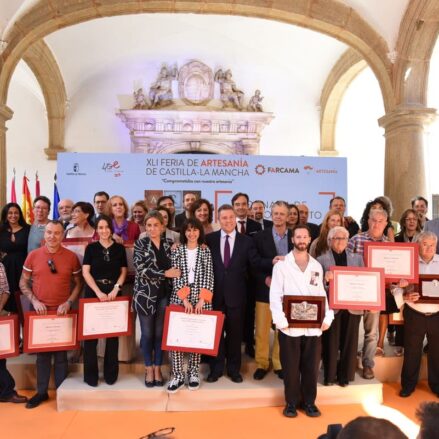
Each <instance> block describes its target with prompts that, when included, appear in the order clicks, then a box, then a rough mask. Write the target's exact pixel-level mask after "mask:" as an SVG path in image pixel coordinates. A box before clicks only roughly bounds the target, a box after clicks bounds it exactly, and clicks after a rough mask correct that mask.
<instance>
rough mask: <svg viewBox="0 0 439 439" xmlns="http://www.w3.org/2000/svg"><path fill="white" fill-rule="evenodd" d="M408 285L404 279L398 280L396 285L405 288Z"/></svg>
mask: <svg viewBox="0 0 439 439" xmlns="http://www.w3.org/2000/svg"><path fill="white" fill-rule="evenodd" d="M408 286H409V283H408V281H407V280H406V279H400V280H399V282H398V287H399V288H406V287H408Z"/></svg>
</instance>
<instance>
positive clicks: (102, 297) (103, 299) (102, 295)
mask: <svg viewBox="0 0 439 439" xmlns="http://www.w3.org/2000/svg"><path fill="white" fill-rule="evenodd" d="M95 294H96V297H97V298H98V299H99V300H100V301H101V302H106V301H107V300H108V296H107V295H106V294H105V293H103V292H102V291H99V293H95Z"/></svg>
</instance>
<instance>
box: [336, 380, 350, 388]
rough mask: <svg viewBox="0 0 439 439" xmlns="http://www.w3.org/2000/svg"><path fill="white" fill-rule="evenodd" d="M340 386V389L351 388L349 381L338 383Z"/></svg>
mask: <svg viewBox="0 0 439 439" xmlns="http://www.w3.org/2000/svg"><path fill="white" fill-rule="evenodd" d="M338 385H339V386H340V387H346V386H349V381H348V380H340V381H339V382H338Z"/></svg>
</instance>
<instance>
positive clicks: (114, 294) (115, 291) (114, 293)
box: [107, 287, 119, 301]
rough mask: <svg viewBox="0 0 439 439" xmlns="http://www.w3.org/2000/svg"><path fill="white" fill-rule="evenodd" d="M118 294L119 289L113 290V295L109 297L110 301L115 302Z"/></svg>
mask: <svg viewBox="0 0 439 439" xmlns="http://www.w3.org/2000/svg"><path fill="white" fill-rule="evenodd" d="M118 293H119V287H114V288H113V289H112V290H111V293H110V294H109V295H108V296H107V297H108V300H110V301H112V300H114V299H115V298H116V297H117V295H118Z"/></svg>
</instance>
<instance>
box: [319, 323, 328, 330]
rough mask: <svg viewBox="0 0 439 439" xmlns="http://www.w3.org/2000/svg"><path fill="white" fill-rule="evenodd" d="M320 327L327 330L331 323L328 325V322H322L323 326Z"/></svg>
mask: <svg viewBox="0 0 439 439" xmlns="http://www.w3.org/2000/svg"><path fill="white" fill-rule="evenodd" d="M320 329H321V330H322V331H327V330H328V329H329V325H327V324H326V323H322V326H321V327H320Z"/></svg>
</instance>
